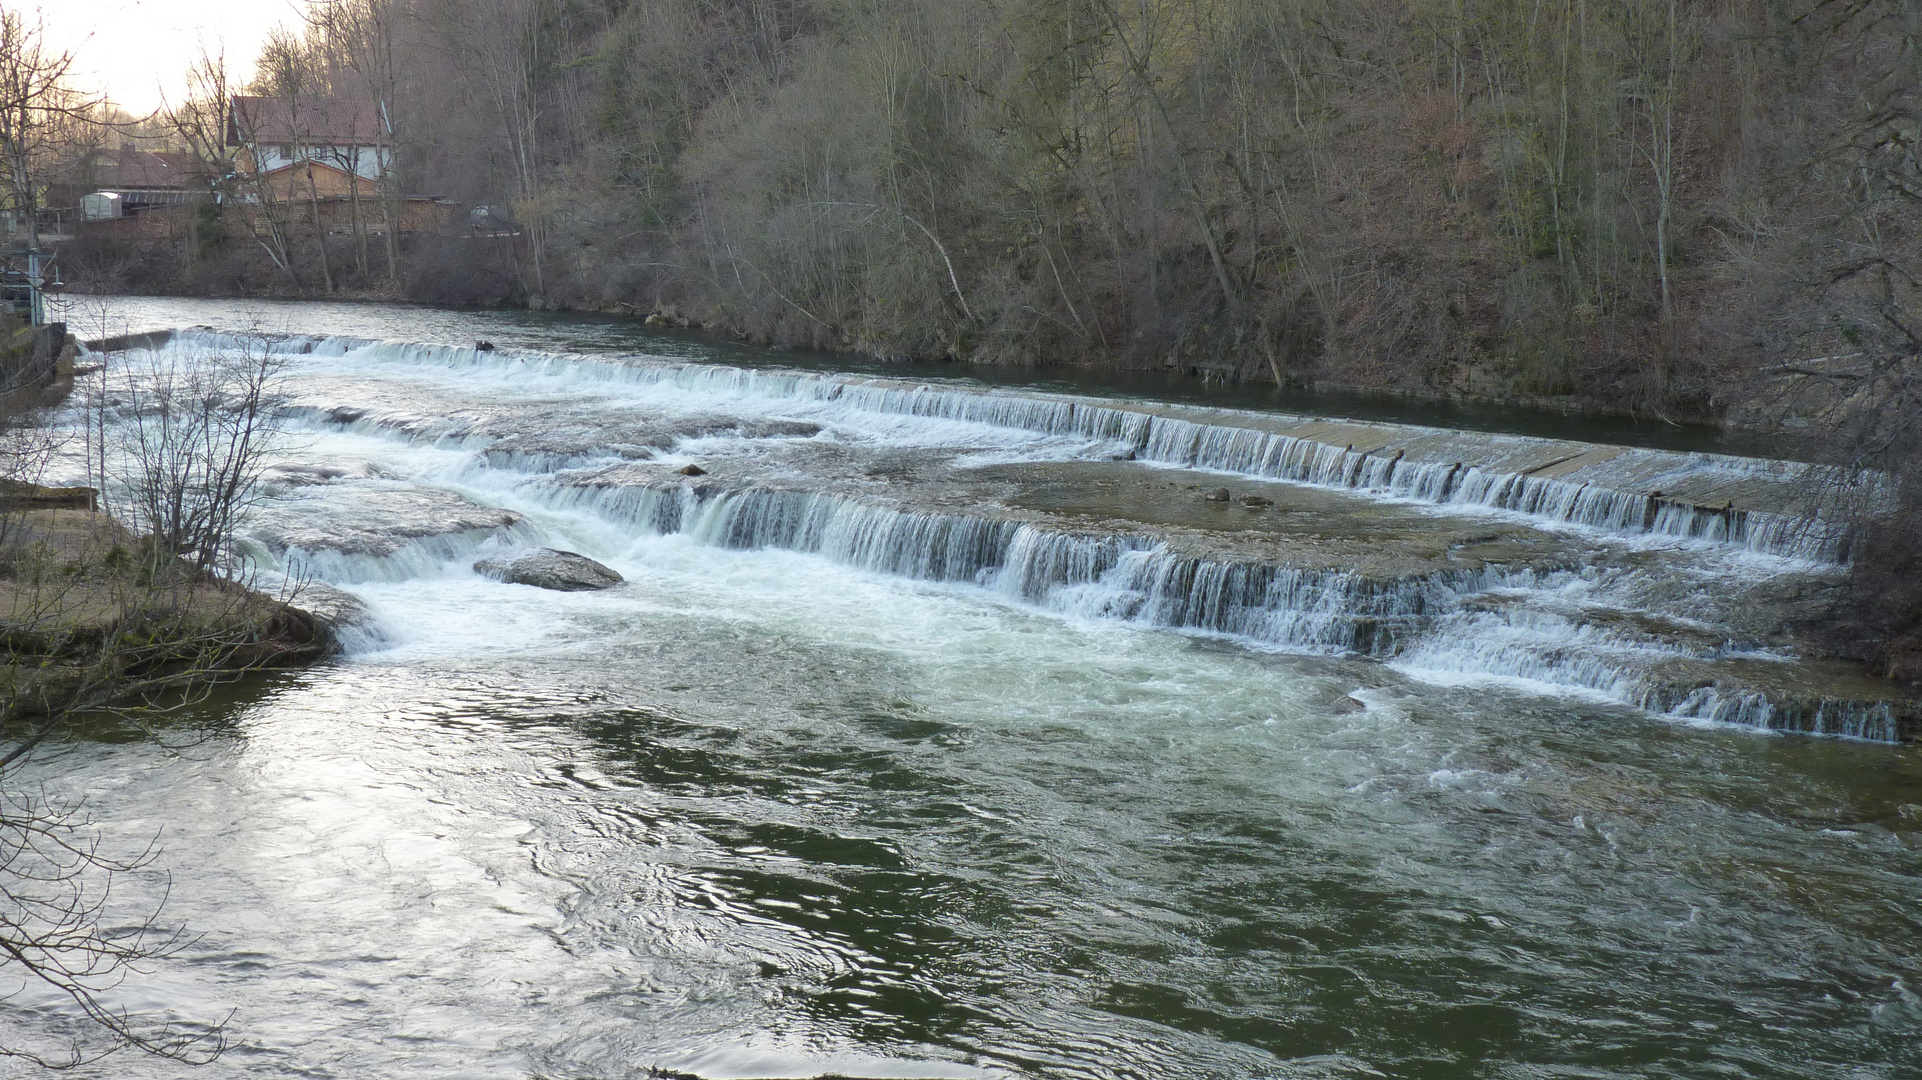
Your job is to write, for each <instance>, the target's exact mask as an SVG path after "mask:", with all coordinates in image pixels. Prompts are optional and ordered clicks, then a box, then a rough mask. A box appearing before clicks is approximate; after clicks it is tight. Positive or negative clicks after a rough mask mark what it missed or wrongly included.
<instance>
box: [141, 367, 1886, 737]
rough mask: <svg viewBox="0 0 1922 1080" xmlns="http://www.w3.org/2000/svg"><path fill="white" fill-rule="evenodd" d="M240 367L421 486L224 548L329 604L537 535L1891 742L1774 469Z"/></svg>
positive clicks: (1398, 433) (593, 386)
mask: <svg viewBox="0 0 1922 1080" xmlns="http://www.w3.org/2000/svg"><path fill="white" fill-rule="evenodd" d="M169 347H186V348H251V349H259V348H261V347H263V346H262V342H261V341H260V340H259V339H247V338H232V337H224V336H221V335H214V334H208V333H204V332H196V333H188V334H182V335H178V336H176V337H175V338H174V340H173V342H172V343H171V345H170V346H169ZM268 347H271V348H274V349H276V350H279V351H282V352H284V353H286V354H288V355H290V356H305V357H311V359H309V360H302V361H300V364H301V365H302V366H301V370H302V371H309V372H313V373H314V378H313V380H312V381H311V382H309V383H307V384H306V388H305V389H304V390H303V391H302V392H301V393H300V394H299V395H298V397H299V401H298V403H297V405H296V406H295V407H294V409H293V415H294V416H295V417H296V418H297V419H298V420H299V421H301V422H304V423H306V424H309V425H311V427H312V429H313V430H315V431H317V432H332V433H339V434H340V435H342V436H346V437H350V438H354V439H365V440H371V441H372V442H373V444H375V445H380V444H384V445H389V446H392V445H397V444H399V445H406V446H410V447H415V448H431V449H432V450H433V451H435V452H436V453H440V454H442V455H454V457H453V458H452V461H453V464H451V465H450V464H449V463H448V461H447V460H441V461H440V462H439V463H438V464H436V465H435V466H434V469H435V472H434V473H433V475H431V476H430V475H427V474H426V473H419V472H417V473H414V474H407V473H406V470H405V469H399V468H395V467H387V466H381V467H372V466H368V467H355V468H342V467H340V463H338V462H333V463H330V462H327V461H320V460H316V461H312V462H308V463H306V464H304V465H302V464H292V465H290V466H289V468H290V470H292V471H289V472H286V473H284V474H283V475H282V478H281V479H282V481H283V487H284V488H285V489H286V490H287V492H288V494H289V495H290V496H291V498H290V499H289V500H288V501H287V502H285V503H284V504H282V505H281V506H279V507H277V508H274V509H272V510H271V511H270V512H269V514H268V515H267V517H266V519H265V520H264V521H263V523H262V525H261V526H260V527H259V528H258V529H257V530H256V532H255V534H254V536H253V542H254V543H255V544H256V546H257V550H258V551H259V552H261V553H262V555H263V557H265V558H268V559H270V560H271V559H284V560H290V561H301V562H302V563H303V565H305V566H307V567H308V568H310V569H312V570H313V571H314V572H317V573H319V574H320V575H321V576H322V577H323V578H326V579H328V580H333V581H339V582H352V581H367V580H394V579H396V578H404V577H407V576H413V575H418V574H423V573H439V572H447V568H448V567H449V566H455V567H460V566H463V565H464V563H463V560H471V558H472V556H473V555H474V554H475V553H476V552H478V551H480V550H481V549H482V548H484V547H488V546H499V545H514V544H527V543H531V542H535V541H537V540H540V539H541V537H540V534H539V529H538V528H537V527H535V526H534V525H532V524H531V523H530V522H529V521H528V520H527V515H530V514H531V515H535V516H538V515H540V514H544V513H555V512H565V513H570V514H577V515H581V514H584V515H587V516H589V517H592V518H593V519H596V520H600V521H604V522H609V523H614V524H616V525H618V526H619V527H620V528H621V529H622V530H625V531H627V532H629V533H630V534H632V535H668V534H672V535H679V536H685V537H687V538H690V539H693V540H696V541H698V542H700V543H702V544H708V545H713V546H717V547H726V548H735V549H765V548H779V549H788V550H793V551H801V552H807V553H811V554H815V555H818V556H821V557H823V558H827V559H831V560H834V561H836V562H840V563H843V564H847V565H852V566H857V567H861V568H863V569H867V570H870V571H873V572H876V573H882V574H889V575H896V576H902V577H908V578H914V579H919V580H928V581H942V582H958V583H967V584H970V585H974V586H978V587H981V588H984V589H988V590H991V591H992V592H994V593H995V594H997V595H999V596H1001V597H1003V598H1005V599H1006V600H1007V601H1008V602H1012V603H1020V604H1024V605H1030V606H1034V607H1038V608H1042V609H1045V610H1049V611H1054V612H1057V613H1059V614H1061V615H1064V616H1069V617H1077V618H1101V619H1118V620H1126V621H1129V622H1133V623H1137V624H1140V625H1144V626H1152V627H1165V628H1170V629H1178V630H1184V631H1191V632H1203V633H1209V634H1220V635H1227V636H1232V637H1234V638H1236V639H1238V640H1242V641H1244V642H1247V643H1249V644H1250V645H1253V646H1257V647H1264V648H1280V649H1291V650H1305V651H1314V652H1334V653H1350V654H1357V655H1364V656H1369V657H1373V658H1376V659H1378V660H1381V661H1384V662H1387V663H1389V664H1392V665H1394V666H1395V667H1397V668H1398V669H1400V670H1402V671H1404V672H1407V673H1409V674H1411V675H1414V676H1415V677H1418V678H1423V679H1427V680H1431V681H1444V682H1447V681H1468V682H1474V681H1487V680H1492V681H1497V682H1502V683H1504V684H1506V685H1509V686H1520V687H1533V688H1536V689H1540V690H1546V691H1550V692H1573V693H1580V694H1586V695H1593V696H1596V697H1599V698H1602V699H1606V700H1609V701H1615V702H1620V703H1623V704H1627V705H1630V706H1633V707H1636V708H1640V709H1646V710H1649V711H1652V712H1657V713H1661V714H1665V715H1670V716H1675V717H1679V718H1689V719H1701V720H1714V721H1725V722H1731V723H1741V724H1749V725H1755V726H1762V727H1771V728H1784V729H1792V730H1801V731H1816V732H1825V733H1835V734H1846V735H1853V736H1859V737H1865V738H1875V739H1896V738H1905V737H1913V736H1914V735H1915V734H1916V733H1917V731H1918V725H1917V719H1916V708H1915V706H1914V703H1912V702H1910V701H1908V700H1907V699H1906V698H1905V697H1904V696H1903V695H1902V694H1900V693H1899V692H1898V691H1897V690H1896V688H1894V687H1893V686H1891V685H1889V684H1887V683H1883V682H1880V681H1879V680H1874V679H1871V678H1869V677H1867V676H1866V675H1864V674H1863V673H1861V672H1860V671H1858V670H1856V669H1854V668H1851V667H1847V666H1845V665H1834V664H1825V663H1818V662H1815V661H1813V660H1812V659H1810V657H1812V656H1813V655H1814V652H1813V650H1812V649H1811V648H1810V647H1809V645H1808V643H1806V642H1803V641H1801V640H1799V639H1797V638H1796V637H1795V635H1794V634H1793V633H1792V632H1790V631H1789V630H1787V629H1786V628H1785V627H1786V626H1787V624H1789V623H1791V622H1792V621H1793V620H1794V615H1795V613H1796V612H1797V611H1798V610H1800V609H1801V608H1802V607H1803V606H1805V605H1806V604H1807V603H1808V602H1809V599H1810V597H1811V596H1814V595H1816V594H1819V593H1820V592H1821V591H1823V590H1824V589H1827V588H1830V587H1832V586H1833V584H1834V581H1835V579H1836V575H1837V574H1838V572H1839V569H1838V564H1839V563H1840V562H1841V561H1842V560H1843V559H1845V558H1846V553H1847V544H1848V537H1847V534H1846V531H1845V530H1844V529H1842V528H1840V527H1839V526H1837V525H1835V524H1833V523H1832V521H1831V518H1830V514H1829V512H1828V511H1829V508H1830V507H1831V506H1833V505H1835V504H1834V503H1833V502H1831V501H1829V500H1827V499H1826V498H1824V497H1818V486H1819V485H1818V481H1833V480H1834V478H1833V477H1824V476H1822V475H1819V474H1817V473H1816V472H1815V471H1814V470H1813V469H1811V467H1809V466H1806V465H1800V464H1796V463H1790V462H1778V461H1764V460H1754V459H1743V458H1733V457H1725V456H1719V455H1705V454H1680V453H1672V452H1665V451H1652V450H1643V449H1636V448H1627V447H1617V446H1600V445H1595V444H1586V443H1576V442H1567V441H1560V440H1545V439H1532V438H1523V437H1515V436H1500V435H1484V434H1473V433H1463V432H1453V431H1442V430H1437V429H1432V428H1421V427H1412V426H1406V425H1386V424H1361V423H1352V422H1346V421H1336V420H1325V419H1314V418H1306V417H1290V416H1274V415H1267V414H1260V413H1244V412H1230V411H1222V410H1203V409H1194V408H1185V407H1177V406H1168V405H1148V404H1141V403H1133V402H1121V401H1111V400H1102V399H1092V398H1081V397H1070V396H1064V395H1055V394H1041V393H1017V392H1011V391H985V390H979V389H975V388H971V387H967V386H964V385H939V386H937V385H927V384H914V383H906V382H899V381H893V380H883V379H863V378H856V377H852V376H845V375H825V374H815V373H802V372H792V371H778V370H748V369H743V368H734V367H725V366H718V365H703V364H691V363H676V362H671V361H664V360H660V359H652V358H644V357H641V358H633V357H615V358H610V357H587V356H562V355H553V354H542V353H513V352H508V351H505V350H502V351H494V352H487V351H481V350H475V349H459V348H450V347H446V346H436V345H404V344H392V343H380V342H368V341H358V340H351V339H340V338H323V339H313V338H284V339H277V340H274V341H273V342H271V344H270V345H269V346H268ZM350 376H351V378H350ZM340 379H348V382H345V383H343V382H341V381H339V380H340ZM349 384H351V387H352V389H351V390H345V389H343V387H345V386H347V385H349ZM691 462H698V464H699V466H700V470H701V472H700V475H692V476H690V475H687V474H686V473H685V472H683V471H682V470H683V468H684V467H685V465H687V464H689V463H691ZM303 469H304V470H307V471H305V472H301V471H300V470H303ZM330 469H331V470H333V471H332V474H331V475H330V474H329V473H328V470H330ZM1223 484H1227V485H1230V486H1231V487H1232V489H1233V490H1232V491H1230V492H1229V495H1230V496H1231V498H1230V499H1229V500H1210V499H1208V498H1206V497H1205V496H1206V495H1207V494H1208V493H1209V492H1210V490H1211V489H1213V488H1215V487H1217V486H1220V485H1223ZM1843 486H1844V487H1847V488H1851V489H1852V490H1853V495H1854V496H1855V497H1858V498H1868V499H1874V498H1879V497H1881V481H1880V480H1879V479H1878V478H1876V477H1873V476H1857V477H1853V478H1849V479H1848V480H1847V482H1846V483H1845V484H1844V485H1843ZM450 492H458V494H454V495H450ZM450 499H452V500H453V501H452V503H449V501H448V500H450ZM383 500H384V501H383ZM478 503H494V504H497V505H494V506H479V505H477V504H478ZM490 514H495V515H500V514H505V515H506V516H505V517H495V518H490V517H489V515H490Z"/></svg>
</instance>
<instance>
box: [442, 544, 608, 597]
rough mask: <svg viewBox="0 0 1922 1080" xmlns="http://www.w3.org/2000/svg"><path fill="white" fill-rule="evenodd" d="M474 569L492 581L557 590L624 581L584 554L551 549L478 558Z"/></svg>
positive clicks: (585, 588) (605, 586) (580, 589)
mask: <svg viewBox="0 0 1922 1080" xmlns="http://www.w3.org/2000/svg"><path fill="white" fill-rule="evenodd" d="M474 572H475V573H477V574H480V575H482V576H484V577H491V578H493V579H494V580H495V581H506V582H510V583H512V584H515V585H532V586H534V587H535V588H538V589H553V590H555V591H556V592H590V591H592V590H595V589H611V588H613V587H614V586H616V585H619V584H620V583H621V582H622V581H623V580H625V579H624V578H622V577H621V575H620V574H619V573H617V572H615V571H614V570H613V569H612V568H610V567H606V566H602V565H601V564H600V563H597V562H595V561H594V560H593V559H590V558H588V557H587V556H585V555H577V554H575V553H574V552H572V551H556V550H554V549H553V548H541V549H540V550H539V551H529V552H526V553H524V554H519V555H495V556H492V557H490V558H485V559H481V560H480V561H478V562H476V563H475V564H474Z"/></svg>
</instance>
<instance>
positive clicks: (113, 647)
mask: <svg viewBox="0 0 1922 1080" xmlns="http://www.w3.org/2000/svg"><path fill="white" fill-rule="evenodd" d="M23 491H24V492H25V493H24V494H23ZM92 496H93V492H92V491H91V490H90V489H44V488H36V489H30V490H29V489H28V488H27V486H25V485H12V486H10V487H9V488H7V489H6V490H4V491H0V641H4V645H5V655H4V657H0V699H4V701H5V702H6V703H7V707H6V709H5V715H7V716H8V717H15V716H23V715H36V714H46V713H54V712H63V711H66V710H70V709H85V708H93V707H97V706H101V705H105V704H108V703H110V702H112V701H114V700H116V699H118V698H121V697H124V696H126V695H128V694H130V693H135V692H144V693H150V694H151V693H166V692H178V691H182V690H186V689H188V688H190V687H193V686H196V685H204V684H205V683H206V682H209V681H218V680H224V679H228V678H232V677H234V676H236V675H239V674H242V673H244V672H248V671H254V670H260V669H266V668H282V667H293V666H301V665H305V664H309V663H312V662H314V661H316V660H319V659H321V658H322V657H324V656H326V655H328V654H329V653H331V652H332V651H334V650H335V649H336V647H337V642H336V639H335V637H334V633H333V624H332V622H331V621H330V620H329V619H328V618H326V617H324V616H319V615H316V614H314V613H313V612H310V611H307V610H304V609H302V608H298V607H295V606H293V605H291V604H289V603H286V602H284V601H282V600H279V599H276V598H274V597H270V596H267V595H264V594H262V593H260V592H257V591H255V590H253V589H249V588H246V587H245V586H243V585H240V584H238V583H235V582H231V581H223V580H219V579H217V578H215V577H212V576H210V575H207V574H204V573H201V572H198V571H196V570H194V569H193V568H192V567H191V566H189V565H188V564H187V563H185V562H184V561H182V560H180V559H178V558H176V557H174V556H172V555H171V554H164V553H155V552H154V551H153V550H152V548H151V546H150V545H149V544H147V543H144V542H143V541H142V540H141V539H140V538H139V537H136V536H134V535H133V534H132V533H130V532H128V531H127V530H126V529H125V528H124V527H123V526H122V525H121V524H120V523H119V522H117V521H115V520H114V519H113V518H112V517H110V516H108V515H107V514H104V513H100V512H98V511H96V510H94V509H93V508H92V502H93V499H92Z"/></svg>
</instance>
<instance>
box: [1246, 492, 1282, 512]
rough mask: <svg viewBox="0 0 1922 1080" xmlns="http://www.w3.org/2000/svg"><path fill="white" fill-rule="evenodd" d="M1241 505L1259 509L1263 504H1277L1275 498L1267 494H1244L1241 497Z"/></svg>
mask: <svg viewBox="0 0 1922 1080" xmlns="http://www.w3.org/2000/svg"><path fill="white" fill-rule="evenodd" d="M1241 505H1243V506H1246V507H1248V508H1249V509H1251V510H1252V509H1259V508H1260V507H1263V506H1273V505H1275V500H1273V499H1271V498H1269V497H1267V496H1266V495H1243V496H1242V497H1241Z"/></svg>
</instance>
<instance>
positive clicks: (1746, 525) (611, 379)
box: [167, 331, 1887, 563]
mask: <svg viewBox="0 0 1922 1080" xmlns="http://www.w3.org/2000/svg"><path fill="white" fill-rule="evenodd" d="M263 343H264V347H267V348H271V349H273V350H275V351H277V352H281V353H285V354H288V355H308V354H313V355H322V356H331V357H355V358H359V359H362V360H366V361H371V362H374V363H378V364H383V365H416V366H422V367H432V368H452V369H474V370H477V371H486V372H490V373H492V374H495V375H508V376H512V377H514V378H516V379H523V380H528V381H530V382H538V381H539V380H565V381H567V382H573V383H581V384H587V385H588V386H592V385H594V384H627V385H634V386H649V387H664V388H671V389H674V390H678V391H681V392H683V393H686V394H689V395H698V396H701V397H703V398H708V399H713V400H736V401H760V402H773V403H781V402H794V403H806V404H811V405H817V406H818V405H829V404H831V405H834V406H837V407H840V408H844V409H848V410H856V411H860V412H865V413H871V414H892V415H898V416H907V417H921V418H927V419H937V420H944V421H958V422H966V423H974V424H984V425H991V426H995V427H1002V428H1011V429H1015V430H1021V431H1026V432H1031V433H1034V434H1039V435H1047V436H1059V437H1073V438H1079V439H1086V440H1090V441H1100V442H1106V443H1112V444H1115V445H1116V446H1117V447H1118V448H1119V449H1120V450H1121V451H1122V452H1124V453H1126V454H1130V455H1132V456H1133V457H1135V458H1136V459H1138V460H1142V461H1146V462H1151V463H1154V464H1160V465H1170V466H1178V467H1182V468H1193V469H1205V470H1211V471H1215V472H1221V473H1227V474H1234V475H1239V476H1244V477H1249V478H1255V479H1269V480H1286V481H1293V482H1297V483H1304V484H1312V485H1316V486H1320V487H1328V488H1338V489H1344V490H1350V491H1355V492H1359V493H1362V494H1365V495H1369V496H1372V497H1376V498H1386V499H1400V500H1410V501H1415V502H1423V503H1429V504H1434V505H1440V506H1451V507H1462V508H1472V509H1481V510H1497V511H1505V512H1511V513H1517V514H1522V515H1525V516H1527V517H1529V518H1531V519H1534V520H1537V521H1542V522H1549V523H1556V524H1567V525H1575V526H1581V527H1585V528H1589V529H1596V530H1601V531H1606V532H1612V533H1621V534H1648V535H1654V536H1660V537H1672V538H1675V539H1680V540H1688V541H1697V542H1704V543H1710V544H1716V545H1726V546H1733V547H1737V548H1742V549H1746V550H1749V551H1754V552H1757V553H1761V554H1768V555H1775V556H1782V557H1787V558H1793V559H1799V560H1809V561H1818V562H1829V563H1836V562H1844V561H1846V560H1847V558H1848V550H1849V542H1850V536H1849V531H1848V530H1847V529H1846V528H1845V527H1843V526H1842V525H1840V524H1838V523H1837V522H1834V521H1831V520H1828V519H1827V518H1825V517H1824V516H1823V514H1822V512H1821V507H1820V506H1817V505H1813V504H1812V503H1811V494H1810V493H1811V491H1812V490H1814V489H1816V488H1819V487H1821V486H1822V483H1821V481H1823V480H1824V479H1825V478H1823V477H1818V476H1817V474H1816V471H1815V469H1814V467H1813V466H1808V465H1803V464H1800V463H1795V462H1782V461H1768V460H1760V459H1750V458H1741V457H1734V456H1730V455H1721V454H1701V453H1678V452H1672V451H1663V450H1649V449H1642V448H1629V447H1615V446H1599V445H1595V444H1584V443H1575V442H1568V441H1564V440H1552V439H1539V438H1528V437H1523V436H1511V435H1492V434H1479V433H1464V432H1454V431H1446V430H1442V429H1436V428H1425V427H1420V426H1416V425H1405V424H1377V423H1368V424H1363V423H1355V422H1346V421H1340V422H1331V421H1326V420H1317V419H1313V418H1308V417H1299V416H1286V415H1279V414H1268V413H1256V412H1244V411H1237V410H1226V409H1201V408H1196V407H1191V406H1179V405H1163V404H1156V405H1145V404H1135V403H1130V402H1122V401H1114V400H1107V399H1098V398H1087V397H1077V396H1072V395H1064V394H1051V393H1041V392H1032V391H1010V390H986V389H977V388H969V387H958V386H935V385H930V384H920V383H911V382H906V381H901V380H892V379H877V378H863V377H859V376H852V375H844V374H825V373H811V372H798V371H789V370H751V369H747V368H739V367H730V366H727V365H720V364H707V363H676V362H673V361H668V360H661V359H657V358H644V357H630V358H612V357H603V356H585V355H578V354H558V353H546V352H532V351H522V350H511V349H497V350H493V351H478V350H475V349H472V348H460V347H455V346H447V345H431V344H419V343H400V342H382V341H372V340H367V339H357V338H342V337H324V338H312V337H300V336H290V337H280V338H255V337H250V336H247V335H233V334H218V333H210V332H205V331H180V332H177V333H175V334H174V335H173V336H172V338H171V340H170V341H169V343H168V346H167V347H170V348H181V349H192V348H198V349H236V348H253V349H256V350H257V349H260V348H262V347H263ZM360 422H363V423H364V422H366V421H360ZM397 430H401V431H407V430H408V428H407V427H406V426H404V425H400V426H397ZM431 434H432V432H431V425H428V428H427V429H426V430H422V431H420V432H418V433H417V437H429V436H431ZM1338 440H1345V441H1338ZM1364 444H1366V445H1364ZM526 463H527V464H529V465H534V466H538V465H540V464H550V465H562V466H564V465H566V464H570V463H571V462H568V461H567V460H566V459H565V458H564V457H562V458H553V457H551V456H550V457H549V458H545V459H544V458H541V457H540V456H539V455H533V456H531V457H530V458H529V459H528V460H527V462H526ZM1826 479H1829V480H1832V479H1833V478H1826ZM1848 480H1849V483H1850V484H1851V485H1852V486H1853V487H1854V488H1855V492H1854V494H1856V495H1857V496H1859V497H1860V498H1862V499H1866V500H1869V501H1871V502H1873V501H1875V500H1878V499H1884V498H1886V492H1887V480H1886V478H1884V477H1881V476H1879V475H1877V474H1873V473H1868V472H1863V473H1860V474H1857V475H1854V476H1852V477H1850V478H1848Z"/></svg>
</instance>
